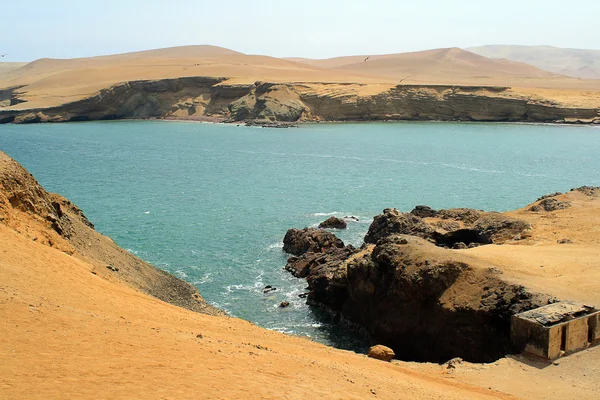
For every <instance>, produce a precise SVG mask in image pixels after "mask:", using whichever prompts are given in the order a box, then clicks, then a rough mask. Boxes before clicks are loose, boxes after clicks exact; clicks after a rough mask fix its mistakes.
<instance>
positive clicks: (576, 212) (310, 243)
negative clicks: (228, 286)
mask: <svg viewBox="0 0 600 400" xmlns="http://www.w3.org/2000/svg"><path fill="white" fill-rule="evenodd" d="M599 200H600V188H589V187H584V188H579V189H576V190H573V191H571V192H570V193H568V194H560V193H556V194H553V195H549V196H544V197H543V198H540V199H539V200H538V201H536V202H535V203H534V204H532V205H530V206H528V207H526V208H524V209H522V210H518V211H515V212H512V213H495V212H483V211H478V210H472V209H450V210H432V209H431V208H429V207H426V206H418V207H416V208H415V209H414V210H413V211H411V212H410V213H402V212H400V211H398V210H396V209H385V210H384V212H383V214H381V215H378V216H376V217H375V218H374V220H373V223H372V224H371V226H370V228H369V231H368V232H367V234H366V236H365V239H364V241H365V244H364V245H363V246H362V247H361V248H360V249H355V248H354V247H352V246H344V245H343V243H341V241H339V239H338V240H336V239H337V238H336V237H335V235H333V234H332V233H330V232H326V231H321V230H318V229H308V228H307V229H304V230H297V229H290V230H289V231H288V232H287V234H286V236H285V238H284V250H285V251H287V252H289V253H291V254H294V256H293V257H290V258H289V260H288V263H287V265H286V269H287V270H288V271H290V272H291V273H292V274H293V275H294V276H296V277H299V278H306V280H307V283H308V289H309V293H308V297H307V302H308V304H311V305H313V306H318V307H321V308H325V309H326V310H328V311H330V312H331V313H332V314H334V315H335V316H337V317H338V318H339V319H340V320H341V321H344V322H346V323H349V324H350V326H352V327H355V328H357V329H358V330H360V331H362V332H364V333H366V334H367V335H368V336H369V337H370V338H371V339H372V340H373V341H374V342H376V343H381V344H384V345H386V346H389V347H391V348H393V350H394V352H395V353H396V355H397V356H398V357H399V358H400V359H403V360H417V361H436V362H442V361H445V360H448V359H450V358H453V357H461V358H463V359H465V360H469V361H472V362H491V361H494V360H497V359H499V358H501V357H503V356H505V355H506V354H510V353H514V352H517V353H518V352H520V349H517V348H514V347H513V345H512V344H511V340H510V319H511V316H512V315H514V314H517V313H519V312H523V311H526V310H529V309H533V308H537V307H540V306H543V305H546V304H549V303H551V302H554V301H556V300H557V299H560V300H577V301H582V302H585V303H586V304H595V303H598V302H600V297H599V296H597V295H596V296H594V295H593V294H591V293H588V294H587V295H586V294H584V293H582V291H581V289H580V288H581V285H582V284H585V283H586V282H589V281H590V280H594V277H598V274H599V272H598V271H595V270H594V271H591V270H590V268H589V265H590V264H589V262H590V261H591V260H592V259H593V257H596V256H598V255H600V252H599V251H600V250H598V241H599V239H600V237H599V236H598V234H597V229H595V228H594V224H595V223H597V222H598V221H597V218H596V217H593V218H592V220H590V216H592V215H595V212H596V211H597V210H598V209H599V208H600V201H599ZM583 215H587V217H584V216H583ZM559 227H560V228H561V229H559ZM550 231H552V236H550V240H549V238H548V236H547V235H549V233H550ZM578 231H579V232H578ZM559 235H561V236H559ZM562 235H564V236H562ZM565 237H566V238H565ZM574 242H575V243H576V245H574V244H573V243H574ZM572 246H575V247H572ZM575 253H576V254H577V256H575V255H574V254H575ZM490 254H494V257H490ZM523 254H529V255H528V256H523ZM519 255H521V256H519ZM516 259H521V261H520V263H518V264H515V260H516ZM549 263H551V264H552V267H550V270H549V271H548V270H547V269H546V268H547V266H548V264H549ZM559 266H560V267H559ZM562 274H566V275H567V276H568V278H567V281H568V282H566V281H565V280H563V279H562V278H561V277H562V276H563V275H562ZM594 286H595V287H597V285H594Z"/></svg>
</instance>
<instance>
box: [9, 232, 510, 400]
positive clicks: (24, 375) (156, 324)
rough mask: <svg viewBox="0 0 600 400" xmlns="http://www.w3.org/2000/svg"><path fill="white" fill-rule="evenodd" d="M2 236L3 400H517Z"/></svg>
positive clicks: (11, 235) (13, 236) (12, 236)
mask: <svg viewBox="0 0 600 400" xmlns="http://www.w3.org/2000/svg"><path fill="white" fill-rule="evenodd" d="M0 238H1V240H2V244H3V245H2V250H1V251H2V256H1V257H0V282H2V283H1V285H0V310H1V315H2V320H1V322H0V325H1V330H2V335H1V336H0V398H2V399H23V398H70V397H76V398H192V397H193V398H211V399H217V398H223V399H235V398H272V399H280V398H289V399H301V398H302V399H303V398H312V397H322V398H339V399H349V398H354V399H364V398H371V397H373V398H374V397H375V396H376V397H377V398H387V399H401V398H406V399H431V398H450V399H453V398H456V399H460V398H477V399H493V398H498V399H508V398H511V397H510V396H507V395H504V394H501V393H499V392H496V391H493V390H489V389H487V388H479V387H476V386H472V385H468V384H463V383H458V382H447V381H446V380H444V379H443V378H442V377H441V376H438V375H439V374H437V373H433V374H431V373H420V372H415V371H412V370H410V369H407V368H403V367H399V366H396V365H392V364H388V363H384V362H381V361H376V360H372V359H368V358H366V357H365V356H361V355H357V354H354V353H351V352H345V351H340V350H335V349H332V348H328V347H326V346H323V345H320V344H316V343H312V342H310V341H308V340H306V339H302V338H295V337H290V336H285V335H283V334H280V333H276V332H270V331H267V330H264V329H261V328H258V327H256V326H254V325H252V324H250V323H248V322H245V321H242V320H239V319H234V318H227V317H212V316H206V315H201V314H196V313H193V312H191V311H187V310H184V309H181V308H178V307H175V306H172V305H169V304H166V303H163V302H161V301H159V300H156V299H154V298H152V297H149V296H147V295H145V294H142V293H140V292H136V291H135V290H133V289H131V288H129V287H126V286H123V285H119V284H118V283H115V282H109V281H106V280H104V279H102V278H100V277H98V276H97V275H94V274H92V273H91V268H92V267H91V265H89V264H87V263H85V262H83V261H80V260H77V259H76V258H74V257H72V256H69V255H67V254H65V253H62V252H60V251H59V250H56V249H53V248H49V247H47V246H44V245H41V244H38V243H35V242H32V241H31V240H28V239H25V238H23V237H22V236H20V235H19V234H17V233H16V232H14V231H12V230H10V229H9V228H6V227H4V226H0ZM372 391H374V392H375V394H376V395H374V394H373V392H372Z"/></svg>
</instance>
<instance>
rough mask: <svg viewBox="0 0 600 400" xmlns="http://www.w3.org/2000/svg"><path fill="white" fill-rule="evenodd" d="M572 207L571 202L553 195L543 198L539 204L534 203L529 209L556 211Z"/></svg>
mask: <svg viewBox="0 0 600 400" xmlns="http://www.w3.org/2000/svg"><path fill="white" fill-rule="evenodd" d="M569 207H571V203H570V202H568V201H560V200H557V199H555V198H553V197H547V198H545V199H542V200H541V201H540V202H539V203H538V204H534V205H533V206H531V207H529V211H542V210H544V211H548V212H550V211H556V210H564V209H565V208H569Z"/></svg>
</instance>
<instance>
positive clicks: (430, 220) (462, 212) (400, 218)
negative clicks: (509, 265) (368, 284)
mask: <svg viewBox="0 0 600 400" xmlns="http://www.w3.org/2000/svg"><path fill="white" fill-rule="evenodd" d="M419 215H424V216H425V217H420V216H419ZM448 220H451V221H448ZM530 229H531V226H530V225H529V224H528V223H527V222H525V221H522V220H519V219H516V218H511V217H508V216H506V215H504V214H501V213H495V212H482V211H477V210H472V209H469V208H454V209H448V210H439V211H437V210H433V209H431V208H430V207H427V206H418V207H417V208H415V209H413V210H412V211H411V212H410V213H402V212H400V211H398V210H396V209H395V208H386V209H385V210H383V214H380V215H378V216H376V217H375V218H374V220H373V223H372V224H371V226H370V227H369V230H368V232H367V235H366V236H365V243H372V244H375V243H377V242H378V241H379V240H381V239H382V238H385V237H388V236H391V235H395V234H401V235H412V236H418V237H421V238H423V239H427V240H429V241H430V242H432V243H435V244H436V245H438V246H442V247H454V245H455V244H457V243H462V244H463V245H464V246H469V245H470V244H472V243H475V244H491V243H496V244H501V243H503V242H506V241H509V240H513V239H515V238H517V237H519V239H520V238H522V237H521V236H523V235H525V236H526V235H527V232H528V230H530ZM455 248H456V247H455ZM459 248H462V246H461V247H459Z"/></svg>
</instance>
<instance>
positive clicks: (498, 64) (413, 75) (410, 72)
mask: <svg viewBox="0 0 600 400" xmlns="http://www.w3.org/2000/svg"><path fill="white" fill-rule="evenodd" d="M293 60H295V61H298V62H303V63H306V64H309V65H314V66H318V67H322V68H331V69H335V70H338V71H343V72H347V73H353V74H359V75H364V76H376V77H379V78H386V79H392V80H394V81H398V80H402V81H406V82H411V83H416V82H419V83H440V84H452V83H461V84H465V83H470V84H472V85H476V84H482V83H487V84H492V83H494V82H496V83H498V84H500V82H504V83H503V84H508V83H507V82H516V81H517V80H519V79H560V78H561V77H560V76H558V75H557V74H552V73H548V72H547V71H542V70H540V69H538V68H536V67H533V66H531V65H528V64H524V63H518V62H512V61H508V60H494V59H490V58H487V57H483V56H479V55H477V54H474V53H471V52H469V51H465V50H461V49H459V48H448V49H435V50H427V51H418V52H411V53H401V54H387V55H372V56H368V55H362V56H352V57H338V58H332V59H325V60H310V59H293Z"/></svg>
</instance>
